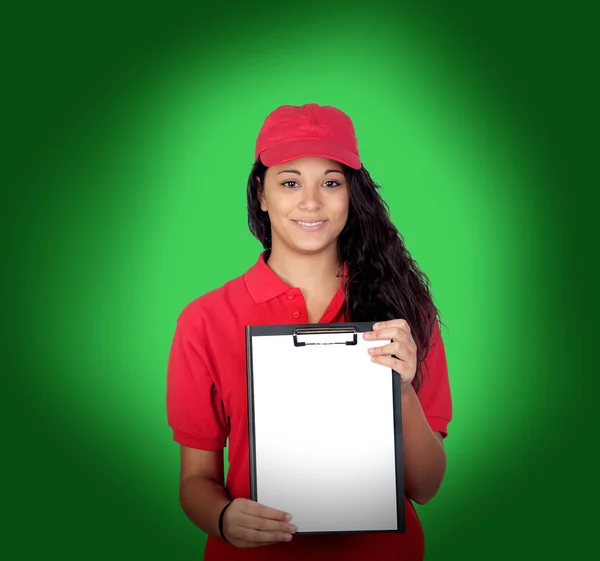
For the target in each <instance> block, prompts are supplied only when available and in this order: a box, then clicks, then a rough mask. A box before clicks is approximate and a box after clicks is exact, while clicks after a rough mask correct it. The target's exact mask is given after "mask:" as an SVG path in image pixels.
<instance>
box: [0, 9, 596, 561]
mask: <svg viewBox="0 0 600 561" xmlns="http://www.w3.org/2000/svg"><path fill="white" fill-rule="evenodd" d="M29 6H30V5H29ZM117 6H119V5H117V4H115V5H114V6H112V7H110V6H109V5H108V4H106V3H105V4H103V5H102V7H97V8H94V9H92V8H85V9H82V8H80V7H77V6H76V5H75V4H73V5H67V4H62V5H61V6H57V5H53V6H52V8H48V7H45V8H43V7H41V6H39V7H37V8H36V9H35V10H32V11H29V12H25V11H24V10H23V11H22V12H21V13H16V12H13V13H12V14H9V15H8V16H7V18H6V21H5V24H7V27H8V28H9V29H10V30H12V33H6V34H4V38H3V39H2V41H3V42H4V43H5V44H4V45H3V47H4V49H3V52H5V53H8V57H7V60H6V61H5V64H4V67H5V69H6V71H7V72H8V77H9V80H8V84H9V87H8V88H7V89H6V91H5V96H6V100H5V103H4V104H3V108H4V109H5V112H6V114H5V118H4V122H5V123H6V124H7V128H6V129H5V132H7V133H8V134H7V137H8V138H7V140H8V148H7V149H5V150H4V153H3V154H4V157H5V158H6V163H5V165H4V166H3V170H4V173H3V177H4V182H3V183H4V185H3V189H2V195H1V196H2V209H3V214H4V215H5V218H4V220H3V226H4V230H5V232H4V233H5V235H4V236H3V239H4V241H5V247H4V254H5V257H6V263H7V264H8V265H9V267H10V270H9V274H8V275H6V281H7V283H8V286H7V289H6V290H5V295H6V296H7V299H6V300H7V301H6V303H5V310H6V316H5V324H6V327H7V328H6V329H5V333H4V342H5V345H6V349H5V351H4V356H5V357H6V371H5V374H4V376H3V382H4V385H5V390H4V391H3V392H2V407H1V409H2V416H3V428H4V430H3V435H4V442H3V452H4V454H3V457H4V461H3V464H4V467H3V471H4V472H5V475H4V478H3V483H4V509H5V512H7V513H8V514H9V518H10V522H9V525H8V526H6V522H5V525H4V530H5V532H6V538H5V539H3V545H4V548H5V549H6V550H7V551H9V552H10V551H12V553H10V555H9V557H6V558H10V559H35V558H39V557H41V556H47V555H50V556H52V557H55V556H56V557H60V558H62V559H65V560H66V559H82V558H85V559H104V558H111V559H130V558H140V559H148V560H150V559H170V560H178V559H181V560H185V559H199V558H201V551H202V547H203V540H204V536H203V535H202V533H200V532H199V531H198V530H196V529H195V528H194V527H193V526H192V524H191V523H190V522H189V521H188V520H187V519H186V518H185V516H184V514H183V513H182V512H181V510H180V508H179V506H178V502H177V484H178V481H177V478H178V450H177V446H176V445H175V444H174V443H173V442H172V440H171V434H170V431H169V429H168V427H167V425H166V418H165V412H164V391H165V369H166V360H167V356H168V351H169V346H170V343H171V337H172V334H173V330H174V326H175V320H176V317H177V315H178V314H179V312H180V311H181V309H182V308H183V307H184V306H185V305H186V304H187V303H188V302H189V301H191V300H192V299H194V298H196V297H197V296H199V295H200V294H202V293H204V292H206V291H208V290H210V289H212V288H214V287H216V286H219V285H221V284H222V283H224V282H226V281H227V280H229V279H230V278H232V277H234V276H237V275H239V274H242V273H243V272H244V271H245V270H246V269H247V268H248V267H249V266H250V265H252V264H253V263H254V262H255V260H256V257H257V254H258V251H259V250H260V248H259V245H258V243H257V242H256V241H255V240H254V239H253V238H252V237H251V235H250V234H249V232H248V231H247V226H246V220H247V218H246V208H245V194H244V193H245V183H246V179H247V174H248V172H249V170H250V167H251V164H252V159H253V147H254V146H253V145H254V140H255V137H256V133H257V131H258V128H259V127H260V125H261V123H262V120H263V119H264V117H265V116H266V114H267V113H268V112H269V111H271V110H272V109H273V108H274V107H276V106H277V105H280V104H283V103H292V104H302V103H306V102H309V101H314V102H318V103H322V104H333V105H336V106H338V107H340V108H341V109H343V110H344V111H346V112H348V113H349V114H350V115H351V116H352V118H353V120H354V122H355V126H356V129H357V133H358V136H359V146H360V149H361V155H362V159H363V162H364V163H365V165H366V167H367V168H368V169H369V170H370V172H371V174H372V175H373V177H374V179H375V180H376V181H377V182H378V183H380V184H381V185H383V195H384V198H385V199H386V201H387V202H388V204H389V205H390V208H391V213H392V218H393V220H394V222H395V223H396V225H397V226H398V227H399V229H400V230H401V232H402V233H403V235H404V236H405V239H406V243H407V245H408V247H409V249H410V251H411V252H412V254H413V256H414V257H415V258H416V259H417V261H418V262H419V263H420V264H421V266H422V268H423V269H424V270H425V271H426V273H427V274H428V276H429V278H430V280H431V283H432V290H433V293H434V296H435V298H436V302H437V305H438V307H439V308H440V309H441V311H442V318H443V321H444V323H445V324H446V326H447V329H446V330H445V331H444V337H445V342H446V348H447V355H448V363H449V368H450V376H451V383H452V390H453V400H454V410H455V417H454V421H453V422H452V424H451V425H450V428H449V432H450V437H449V438H448V440H447V444H446V445H447V452H448V457H449V465H448V472H447V477H446V479H445V482H444V485H443V487H442V489H441V491H440V492H439V494H438V496H437V497H436V498H435V499H434V500H433V501H432V502H431V503H430V504H428V505H426V506H424V507H420V508H419V514H420V516H421V519H422V522H423V525H424V528H425V533H426V537H427V556H426V558H427V560H428V561H434V560H435V561H437V560H453V559H457V560H458V559H460V560H462V561H468V560H475V559H505V558H506V557H511V558H512V559H529V558H532V559H533V558H541V557H542V556H544V557H545V558H546V559H561V558H563V557H564V556H565V555H567V554H569V552H571V554H572V553H573V552H574V551H577V552H579V553H580V554H585V553H587V550H588V548H589V547H591V536H592V533H591V532H592V530H593V529H595V527H594V525H593V524H592V517H591V515H590V516H588V515H587V514H586V508H587V507H589V505H590V504H591V505H594V504H597V503H595V502H594V501H595V499H593V498H592V495H591V492H590V491H589V490H588V487H589V483H587V481H589V479H588V476H591V474H592V473H594V470H593V464H591V463H590V462H589V461H587V460H586V457H587V456H586V453H585V451H586V448H585V446H589V445H587V444H586V442H587V440H586V435H585V434H584V433H583V432H582V431H583V430H584V429H585V428H587V427H588V426H589V423H588V422H587V420H586V419H585V415H588V414H589V413H588V411H589V408H590V407H592V406H593V401H592V398H593V395H594V394H593V392H592V391H591V390H589V389H587V388H588V387H586V386H583V385H582V384H576V385H575V387H574V388H573V387H572V386H571V388H570V389H567V388H568V387H569V386H568V384H567V382H566V380H569V379H570V380H573V379H574V378H575V379H576V380H579V381H581V380H583V381H584V382H585V380H584V376H585V375H586V374H588V373H591V372H592V369H593V365H592V364H589V363H588V362H587V354H586V347H585V343H584V338H583V337H581V336H579V335H578V333H577V332H576V331H575V329H574V327H575V326H576V324H578V323H579V322H580V318H581V317H584V314H585V316H586V317H589V316H593V313H592V312H591V311H590V310H589V309H587V308H585V307H584V304H585V294H586V293H587V291H589V290H591V288H592V285H591V283H590V284H589V286H587V285H586V280H585V277H584V273H585V272H586V271H585V267H586V266H587V265H586V264H585V262H584V261H583V260H582V259H581V257H582V256H585V255H586V254H587V247H586V245H585V244H586V242H585V239H586V238H585V236H583V235H581V237H579V238H578V237H577V235H576V232H575V230H574V227H575V226H580V227H582V228H583V229H586V228H589V232H588V234H591V224H592V222H591V221H589V220H586V219H585V218H584V216H585V213H589V217H591V216H592V215H591V210H590V209H591V208H592V206H591V204H590V203H591V199H590V198H588V196H587V195H585V194H584V192H583V190H580V189H581V187H582V186H584V185H585V184H587V183H589V181H590V180H589V178H588V177H587V176H586V175H585V174H586V171H585V169H584V167H583V166H582V164H584V163H585V161H586V159H587V158H588V156H589V155H590V154H591V151H590V149H589V148H588V147H587V146H588V145H587V144H586V138H585V137H583V136H582V134H584V133H581V132H580V131H579V130H578V129H577V128H576V127H577V126H578V123H581V122H582V121H581V117H583V116H584V113H585V110H584V109H583V108H584V107H585V101H586V99H585V97H584V96H585V95H589V99H593V97H592V95H591V94H590V93H589V91H588V90H587V88H586V85H585V73H584V72H583V71H582V70H583V69H585V67H586V61H585V56H586V53H589V50H588V44H587V41H588V39H587V37H588V36H587V35H586V31H585V29H584V23H583V22H584V21H586V20H588V21H589V18H588V17H587V16H586V15H585V14H580V13H578V12H576V10H575V9H573V10H572V11H571V12H570V13H565V12H562V11H559V10H554V9H550V8H546V7H544V8H542V9H541V10H540V9H538V7H537V6H535V5H534V4H531V7H530V8H529V9H527V10H524V9H523V5H522V4H519V5H515V6H514V7H512V8H511V7H509V6H508V5H507V4H506V3H504V4H502V6H503V7H502V9H499V8H498V9H496V8H492V7H490V6H488V7H487V8H481V7H479V8H477V6H478V4H473V5H470V4H469V3H466V2H459V3H454V4H453V5H452V8H451V9H450V8H446V7H443V6H441V5H440V6H437V7H433V6H430V7H428V8H427V9H417V8H414V7H413V8H411V9H409V8H407V7H403V6H399V5H396V4H391V3H390V4H389V5H388V4H384V3H380V2H370V3H369V10H368V12H365V8H364V7H362V6H361V4H359V3H350V4H348V3H346V4H340V6H339V7H333V6H332V7H325V6H324V5H322V3H317V2H308V3H305V4H304V5H303V6H304V7H303V8H300V7H299V6H295V7H289V9H285V8H283V7H278V8H275V7H274V6H275V4H274V5H273V7H269V6H268V3H267V4H261V8H260V9H258V8H254V9H251V8H248V7H244V8H241V7H240V8H234V7H233V6H232V5H227V6H226V7H224V8H218V7H217V6H216V5H206V6H195V7H194V6H192V5H190V6H186V7H183V6H178V7H176V6H173V7H171V8H167V7H159V6H156V7H152V8H151V7H149V6H148V5H144V6H143V8H141V7H140V8H139V9H134V8H129V9H127V10H124V9H123V8H122V7H118V8H117ZM317 6H318V9H317ZM342 6H345V7H343V8H342ZM517 6H518V9H517ZM588 56H589V55H588ZM575 213H577V214H578V216H577V215H576V214H575ZM582 240H583V241H582ZM590 247H591V245H590ZM572 389H574V390H575V391H574V392H573V391H571V390H572ZM588 402H589V405H588V404H587V403H588ZM594 549H595V548H594ZM573 558H576V557H573Z"/></svg>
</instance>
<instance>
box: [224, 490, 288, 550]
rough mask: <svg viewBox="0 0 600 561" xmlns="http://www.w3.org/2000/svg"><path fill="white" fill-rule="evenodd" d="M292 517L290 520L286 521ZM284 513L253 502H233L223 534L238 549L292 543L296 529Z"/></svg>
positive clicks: (225, 516) (226, 512)
mask: <svg viewBox="0 0 600 561" xmlns="http://www.w3.org/2000/svg"><path fill="white" fill-rule="evenodd" d="M286 516H287V517H289V518H286ZM290 519H291V517H290V516H289V515H288V514H287V513H286V512H283V511H281V510H276V509H274V508H270V507H268V506H264V505H262V504H260V503H258V502H256V501H251V500H250V499H234V500H233V501H232V502H231V504H230V505H229V507H228V508H227V510H226V511H225V514H224V516H223V534H225V537H226V538H227V541H228V542H229V543H230V544H232V545H235V546H236V547H259V546H261V545H269V544H274V543H279V542H289V541H290V540H291V539H292V534H294V533H295V532H296V527H295V526H294V525H293V524H290V523H289V520H290Z"/></svg>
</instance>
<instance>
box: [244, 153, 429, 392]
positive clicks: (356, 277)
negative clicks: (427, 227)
mask: <svg viewBox="0 0 600 561" xmlns="http://www.w3.org/2000/svg"><path fill="white" fill-rule="evenodd" d="M266 171H267V167H266V166H265V165H264V164H263V163H262V162H261V161H260V159H259V160H258V161H257V162H256V163H255V164H254V165H253V167H252V170H251V172H250V176H249V178H248V187H247V198H248V225H249V227H250V231H251V232H252V234H254V236H255V237H256V238H257V239H258V240H259V241H260V242H261V244H262V245H263V247H264V249H265V252H266V254H267V255H266V257H267V259H268V256H269V255H270V251H271V221H270V220H269V215H268V214H267V213H266V212H263V211H262V210H261V208H260V200H259V198H258V189H259V186H262V185H264V183H265V174H266ZM344 174H345V176H346V178H347V181H348V183H349V195H350V207H349V210H348V220H347V222H346V226H345V227H344V229H343V230H342V232H341V234H340V236H339V238H338V251H339V256H340V259H341V260H342V261H344V262H345V263H346V264H347V266H348V279H347V281H346V284H345V295H346V306H345V319H346V321H369V322H370V321H373V322H375V321H385V320H390V319H397V318H402V319H405V320H406V321H407V322H408V324H409V326H410V329H411V334H412V337H413V339H414V341H415V343H416V344H417V359H418V360H417V372H416V375H415V379H414V381H413V386H414V387H415V389H416V390H418V389H419V387H420V385H421V382H422V380H423V373H422V365H423V364H425V362H424V361H425V358H426V357H427V354H428V353H429V347H430V340H431V337H432V333H433V328H434V324H435V322H440V323H441V321H440V317H439V312H438V310H437V308H436V306H435V304H434V300H433V297H432V295H431V292H430V283H429V279H428V278H427V276H426V275H425V273H423V272H422V271H421V269H420V268H419V266H418V265H417V263H416V262H415V261H414V260H413V258H412V257H411V255H410V253H409V251H408V250H407V249H406V246H405V244H404V238H403V237H402V235H401V234H400V233H399V232H398V230H397V228H396V227H395V226H394V224H393V223H392V221H391V220H390V217H389V208H388V206H387V204H386V202H385V201H384V200H383V199H382V198H381V196H380V194H379V192H378V190H379V189H380V186H379V185H377V184H376V183H375V182H374V181H373V180H372V179H371V176H370V175H369V172H368V171H367V170H366V169H365V167H364V166H362V167H361V169H359V170H355V169H352V168H349V167H347V166H344ZM258 180H260V184H259V182H258Z"/></svg>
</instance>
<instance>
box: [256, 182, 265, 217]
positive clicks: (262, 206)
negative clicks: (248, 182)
mask: <svg viewBox="0 0 600 561" xmlns="http://www.w3.org/2000/svg"><path fill="white" fill-rule="evenodd" d="M256 196H257V197H258V200H259V201H260V209H261V210H262V211H263V212H267V199H266V198H265V190H264V188H263V186H262V184H261V182H260V177H257V178H256Z"/></svg>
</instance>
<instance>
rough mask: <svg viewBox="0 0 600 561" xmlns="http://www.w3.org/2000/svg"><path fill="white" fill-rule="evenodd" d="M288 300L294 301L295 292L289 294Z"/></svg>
mask: <svg viewBox="0 0 600 561" xmlns="http://www.w3.org/2000/svg"><path fill="white" fill-rule="evenodd" d="M288 298H289V299H290V300H293V299H294V293H293V292H288Z"/></svg>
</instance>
